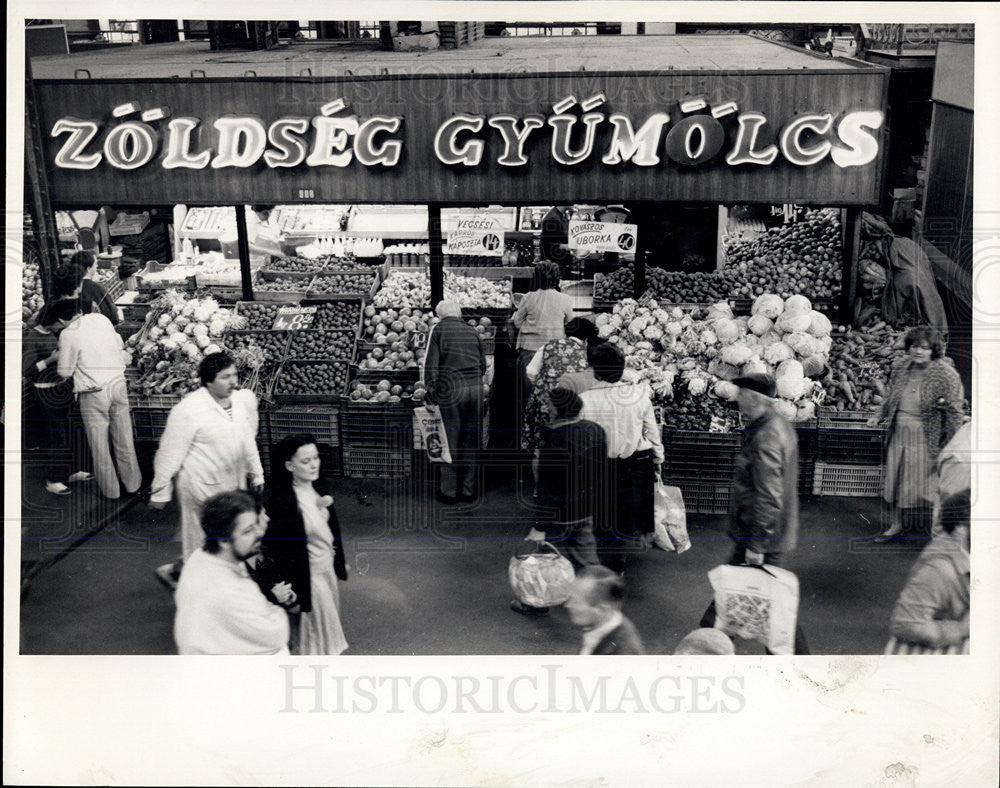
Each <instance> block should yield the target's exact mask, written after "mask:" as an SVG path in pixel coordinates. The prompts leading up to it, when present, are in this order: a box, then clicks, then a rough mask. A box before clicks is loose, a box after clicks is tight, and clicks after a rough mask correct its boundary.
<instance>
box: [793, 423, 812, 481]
mask: <svg viewBox="0 0 1000 788" xmlns="http://www.w3.org/2000/svg"><path fill="white" fill-rule="evenodd" d="M794 426H795V434H796V436H797V437H798V439H799V495H800V496H802V495H812V491H813V475H814V473H815V470H816V423H815V420H813V421H811V422H809V423H802V422H796V424H795V425H794Z"/></svg>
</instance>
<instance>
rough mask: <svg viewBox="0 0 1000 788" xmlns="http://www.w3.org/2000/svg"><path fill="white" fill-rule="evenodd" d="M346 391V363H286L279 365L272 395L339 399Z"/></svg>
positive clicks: (295, 360) (298, 361)
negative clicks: (299, 395)
mask: <svg viewBox="0 0 1000 788" xmlns="http://www.w3.org/2000/svg"><path fill="white" fill-rule="evenodd" d="M346 389H347V363H346V362H343V361H300V360H297V359H293V360H289V361H286V362H285V363H284V364H282V365H281V371H280V372H279V373H278V379H277V381H276V382H275V384H274V393H275V394H276V395H279V396H280V395H282V394H291V395H295V394H312V395H321V396H324V397H331V398H332V397H341V396H343V395H344V392H345V390H346Z"/></svg>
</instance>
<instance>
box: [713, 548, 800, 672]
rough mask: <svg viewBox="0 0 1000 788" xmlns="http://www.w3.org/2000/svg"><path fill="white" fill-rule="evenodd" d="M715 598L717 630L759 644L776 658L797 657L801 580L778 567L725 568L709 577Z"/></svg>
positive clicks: (718, 568) (730, 566)
mask: <svg viewBox="0 0 1000 788" xmlns="http://www.w3.org/2000/svg"><path fill="white" fill-rule="evenodd" d="M708 579H709V581H710V582H711V583H712V591H713V592H714V594H715V610H716V616H715V627H716V629H721V630H722V631H723V632H725V633H726V634H727V635H729V636H730V637H734V636H735V637H741V638H744V639H746V640H756V641H757V642H758V643H763V644H764V645H765V646H767V648H768V650H769V651H770V652H771V653H772V654H794V653H795V624H796V619H797V617H798V612H799V579H798V578H797V577H796V576H795V575H794V574H793V573H792V572H789V571H788V570H787V569H782V568H781V567H777V566H733V565H731V564H723V565H722V566H717V567H715V569H712V570H711V571H710V572H709V573H708Z"/></svg>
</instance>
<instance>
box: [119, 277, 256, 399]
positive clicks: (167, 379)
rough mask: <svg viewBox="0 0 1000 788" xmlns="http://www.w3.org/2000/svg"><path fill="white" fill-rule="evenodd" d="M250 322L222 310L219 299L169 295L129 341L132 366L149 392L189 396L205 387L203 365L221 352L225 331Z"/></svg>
mask: <svg viewBox="0 0 1000 788" xmlns="http://www.w3.org/2000/svg"><path fill="white" fill-rule="evenodd" d="M245 326H246V320H245V319H244V318H241V317H237V316H236V315H235V314H233V312H232V311H230V310H228V309H223V308H222V307H220V306H219V304H218V302H217V301H216V300H215V299H214V298H202V299H198V298H192V299H187V298H185V296H184V295H183V294H181V293H178V292H176V291H174V290H168V291H166V292H165V293H164V294H163V295H161V296H160V297H159V298H157V299H156V300H154V301H153V302H152V303H151V305H150V310H149V312H148V313H147V315H146V321H145V323H144V324H143V327H142V328H141V329H140V330H139V331H137V332H136V333H135V334H133V335H132V336H131V337H129V339H128V341H127V342H126V351H127V354H128V359H129V360H128V363H129V364H134V366H135V367H137V368H138V369H139V371H140V372H141V373H143V374H142V378H141V379H140V384H139V385H140V388H141V389H142V390H143V391H145V392H146V393H160V394H170V393H181V394H183V393H187V392H189V391H193V390H195V389H196V388H198V386H199V385H200V381H199V378H198V365H199V364H200V363H201V360H202V359H203V358H204V357H205V356H207V355H209V354H210V353H218V352H219V351H221V350H222V336H223V334H224V333H226V331H230V330H234V329H240V328H244V327H245Z"/></svg>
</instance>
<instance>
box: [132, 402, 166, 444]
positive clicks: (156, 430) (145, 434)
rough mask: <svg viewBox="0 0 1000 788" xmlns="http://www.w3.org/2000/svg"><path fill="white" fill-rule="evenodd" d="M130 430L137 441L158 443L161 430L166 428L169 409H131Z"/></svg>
mask: <svg viewBox="0 0 1000 788" xmlns="http://www.w3.org/2000/svg"><path fill="white" fill-rule="evenodd" d="M130 410H131V413H132V430H133V432H134V433H135V439H136V440H137V441H140V442H141V441H149V442H153V443H156V442H159V440H160V435H162V434H163V428H164V427H166V426H167V416H168V415H170V410H169V409H164V408H154V407H142V406H140V407H132V408H130Z"/></svg>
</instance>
